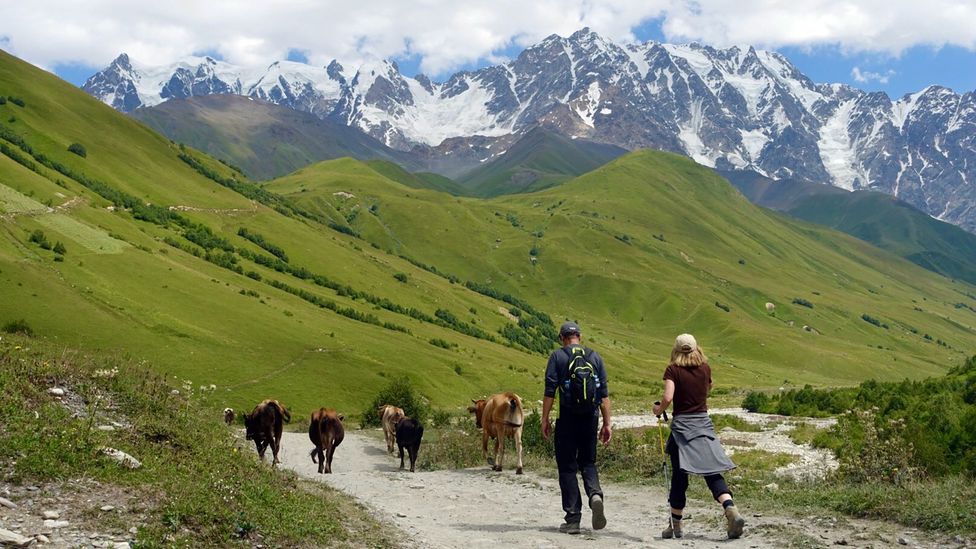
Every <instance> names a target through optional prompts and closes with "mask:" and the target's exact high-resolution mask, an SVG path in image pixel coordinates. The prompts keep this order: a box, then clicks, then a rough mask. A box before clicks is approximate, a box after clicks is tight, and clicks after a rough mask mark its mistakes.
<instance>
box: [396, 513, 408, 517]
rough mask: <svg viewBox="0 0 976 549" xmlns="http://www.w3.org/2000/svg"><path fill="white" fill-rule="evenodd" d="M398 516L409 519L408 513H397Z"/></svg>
mask: <svg viewBox="0 0 976 549" xmlns="http://www.w3.org/2000/svg"><path fill="white" fill-rule="evenodd" d="M396 516H398V517H400V518H407V515H406V513H397V514H396Z"/></svg>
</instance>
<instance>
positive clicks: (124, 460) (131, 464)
mask: <svg viewBox="0 0 976 549" xmlns="http://www.w3.org/2000/svg"><path fill="white" fill-rule="evenodd" d="M100 451H101V453H102V454H104V455H106V456H108V457H110V458H112V459H114V460H115V461H117V462H119V465H121V466H123V467H128V468H129V469H138V468H140V467H142V462H140V461H139V460H138V459H136V458H134V457H132V456H130V455H129V454H127V453H125V452H123V451H122V450H116V449H115V448H109V447H107V446H106V447H104V448H102V449H101V450H100Z"/></svg>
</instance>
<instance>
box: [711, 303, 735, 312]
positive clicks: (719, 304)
mask: <svg viewBox="0 0 976 549" xmlns="http://www.w3.org/2000/svg"><path fill="white" fill-rule="evenodd" d="M715 306H716V307H718V308H719V309H722V310H723V311H725V312H727V313H729V312H732V307H729V306H728V305H726V304H725V303H719V302H718V301H716V302H715Z"/></svg>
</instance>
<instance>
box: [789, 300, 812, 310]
mask: <svg viewBox="0 0 976 549" xmlns="http://www.w3.org/2000/svg"><path fill="white" fill-rule="evenodd" d="M793 304H794V305H800V306H801V307H806V308H808V309H812V308H813V303H810V302H809V301H807V300H806V299H803V298H802V297H794V298H793Z"/></svg>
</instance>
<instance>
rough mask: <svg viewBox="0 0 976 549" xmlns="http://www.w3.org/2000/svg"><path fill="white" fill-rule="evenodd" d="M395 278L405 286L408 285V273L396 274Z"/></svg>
mask: <svg viewBox="0 0 976 549" xmlns="http://www.w3.org/2000/svg"><path fill="white" fill-rule="evenodd" d="M393 278H395V279H397V280H399V281H400V282H402V283H404V284H406V283H407V279H408V277H407V273H396V274H394V275H393Z"/></svg>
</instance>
